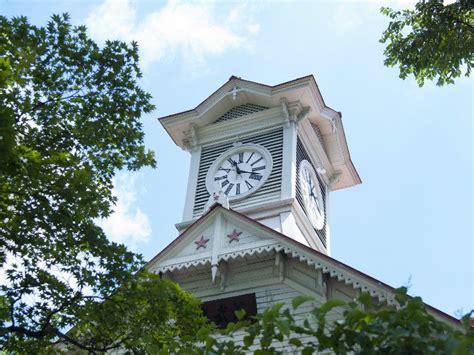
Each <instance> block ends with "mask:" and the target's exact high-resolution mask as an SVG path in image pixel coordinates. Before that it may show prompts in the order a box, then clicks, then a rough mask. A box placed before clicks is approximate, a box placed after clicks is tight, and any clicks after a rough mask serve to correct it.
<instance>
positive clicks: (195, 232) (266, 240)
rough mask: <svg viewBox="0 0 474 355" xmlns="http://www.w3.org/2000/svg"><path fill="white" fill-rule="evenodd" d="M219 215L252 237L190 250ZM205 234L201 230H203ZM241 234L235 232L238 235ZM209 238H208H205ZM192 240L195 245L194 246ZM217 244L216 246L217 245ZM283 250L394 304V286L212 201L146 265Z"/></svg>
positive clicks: (164, 266)
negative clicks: (207, 208)
mask: <svg viewBox="0 0 474 355" xmlns="http://www.w3.org/2000/svg"><path fill="white" fill-rule="evenodd" d="M219 218H223V219H225V220H227V221H229V222H230V227H229V228H231V230H232V229H233V230H234V232H237V231H238V232H240V233H243V234H242V237H244V238H245V237H247V238H248V236H252V237H253V238H254V239H252V240H250V242H249V241H248V240H247V243H243V244H240V243H234V244H233V243H232V242H233V241H232V240H230V241H229V239H231V237H229V235H231V234H232V233H234V232H231V233H230V234H229V235H227V233H222V232H221V233H217V235H220V236H221V237H222V238H223V239H224V240H225V241H226V243H223V242H219V241H217V240H216V241H211V240H209V242H208V246H209V248H207V247H206V248H202V249H201V248H199V249H196V248H193V249H192V252H191V253H190V250H191V249H190V248H189V246H190V245H191V246H195V247H196V245H197V242H196V240H197V241H199V240H200V239H199V237H201V238H204V239H208V238H209V237H205V236H204V235H203V234H202V233H203V231H206V228H209V227H210V226H212V225H213V224H216V223H217V224H221V222H219V221H218V220H219ZM204 233H205V232H204ZM240 235H241V234H239V236H240ZM209 239H211V238H209ZM193 243H195V244H196V245H194V244H193ZM219 243H220V244H221V247H220V248H219V246H218V244H219ZM274 252H284V253H285V254H287V255H290V256H291V257H293V258H296V259H298V260H300V261H301V262H304V263H306V264H307V265H309V266H312V267H314V268H315V269H316V270H321V271H322V272H323V273H327V274H329V275H330V276H331V277H335V278H337V279H338V280H339V281H343V282H344V283H346V284H349V285H351V286H352V287H354V288H355V289H358V290H360V291H364V292H368V293H370V295H371V296H372V297H376V298H378V299H379V300H380V301H384V302H387V303H388V304H392V305H394V304H396V302H395V299H394V288H393V287H391V286H389V285H387V284H386V283H384V282H382V281H379V280H377V279H375V278H373V277H371V276H369V275H367V274H365V273H363V272H361V271H359V270H357V269H354V268H353V267H351V266H349V265H347V264H344V263H342V262H340V261H338V260H336V259H334V258H332V257H330V256H328V255H326V254H323V253H321V252H319V251H317V250H315V249H313V248H310V247H308V246H306V245H304V244H301V243H299V242H298V241H296V240H294V239H293V238H290V237H288V236H286V235H284V234H282V233H279V232H278V231H275V230H274V229H272V228H269V227H267V226H265V225H263V224H261V223H259V222H257V221H255V220H253V219H251V218H249V217H247V216H245V215H243V214H241V213H239V212H237V211H234V210H232V209H226V208H224V207H222V206H221V205H219V204H215V205H214V206H213V207H211V208H210V209H209V211H208V212H207V213H206V214H204V215H203V216H202V217H201V218H199V219H198V220H197V221H196V222H194V223H193V224H192V225H190V226H189V227H188V228H187V229H186V230H184V231H183V232H182V233H181V234H180V235H179V236H178V237H177V238H176V239H175V240H173V241H172V242H171V243H170V244H169V245H168V246H166V247H165V248H164V249H163V250H162V251H161V252H159V253H158V254H157V255H156V256H155V257H153V258H152V259H151V260H150V261H149V262H148V263H147V264H146V267H147V268H148V269H150V270H152V271H154V272H167V271H171V272H173V271H175V270H184V269H190V268H193V267H196V266H199V265H209V267H211V266H212V265H217V264H218V263H219V262H220V261H221V260H224V261H227V260H229V259H238V258H240V257H245V256H252V255H258V254H264V255H265V254H268V253H274ZM426 306H427V307H428V309H429V310H430V311H431V312H432V313H433V314H434V315H436V316H437V317H439V318H441V319H443V320H445V321H448V322H450V323H455V324H456V325H459V320H458V319H456V318H454V317H452V316H450V315H449V314H446V313H444V312H442V311H440V310H438V309H436V308H434V307H432V306H430V305H426Z"/></svg>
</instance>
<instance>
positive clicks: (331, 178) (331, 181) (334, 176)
mask: <svg viewBox="0 0 474 355" xmlns="http://www.w3.org/2000/svg"><path fill="white" fill-rule="evenodd" d="M341 175H342V172H341V171H340V170H336V171H335V172H334V174H332V175H331V176H329V186H332V185H334V184H335V183H337V182H338V181H339V178H340V177H341Z"/></svg>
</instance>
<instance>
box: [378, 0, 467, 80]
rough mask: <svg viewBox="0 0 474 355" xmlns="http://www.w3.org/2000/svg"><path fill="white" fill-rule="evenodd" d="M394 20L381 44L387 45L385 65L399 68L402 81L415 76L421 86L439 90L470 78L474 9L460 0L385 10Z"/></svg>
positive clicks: (426, 0) (432, 0)
mask: <svg viewBox="0 0 474 355" xmlns="http://www.w3.org/2000/svg"><path fill="white" fill-rule="evenodd" d="M381 12H382V13H383V14H384V15H386V16H388V17H389V18H390V23H389V25H388V27H387V29H386V30H385V31H384V33H383V35H382V38H381V39H380V42H382V43H387V47H386V48H385V52H384V54H385V61H384V64H385V65H386V66H389V67H393V66H396V65H398V66H399V68H400V78H402V79H406V78H407V77H408V76H409V75H414V77H415V79H416V81H417V83H418V85H419V86H420V87H421V86H423V84H424V82H425V80H435V81H436V84H437V85H439V86H442V85H445V84H453V83H454V79H455V78H458V77H460V76H461V75H463V74H464V75H465V76H469V75H470V74H471V69H472V66H473V64H474V5H473V2H472V0H458V1H456V2H455V3H452V4H449V5H446V6H444V5H443V0H422V1H420V2H418V3H417V4H416V5H415V9H414V10H403V11H395V10H393V9H391V8H388V7H383V8H382V9H381Z"/></svg>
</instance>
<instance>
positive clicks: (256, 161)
mask: <svg viewBox="0 0 474 355" xmlns="http://www.w3.org/2000/svg"><path fill="white" fill-rule="evenodd" d="M262 159H263V157H260V159H257V160H255V161H254V162H253V163H252V164H250V165H251V166H254V165H255V164H257V163H258V162H259V161H260V160H262Z"/></svg>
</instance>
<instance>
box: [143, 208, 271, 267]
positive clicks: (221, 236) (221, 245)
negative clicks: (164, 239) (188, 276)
mask: <svg viewBox="0 0 474 355" xmlns="http://www.w3.org/2000/svg"><path fill="white" fill-rule="evenodd" d="M217 206H219V207H220V205H215V206H214V207H213V208H211V210H210V211H209V212H208V213H207V214H206V215H205V216H203V217H202V218H201V219H200V220H198V222H200V223H197V222H196V223H195V224H194V225H192V226H191V227H189V228H188V229H187V230H185V231H184V232H183V233H182V234H181V235H180V236H179V237H178V238H177V239H176V240H175V241H173V242H172V243H171V244H170V245H169V246H168V247H167V248H165V250H163V252H162V253H160V254H158V256H157V257H155V258H154V259H153V260H152V261H150V263H149V264H148V268H149V269H150V270H152V271H155V272H167V271H173V270H180V269H186V268H189V267H191V266H196V265H203V264H208V263H210V264H211V265H217V264H218V263H219V262H220V261H221V260H228V259H233V258H237V257H240V256H245V255H250V254H252V253H253V252H254V251H255V250H264V249H267V250H271V249H272V246H273V245H274V244H275V243H276V241H275V240H274V239H273V238H271V237H270V236H269V235H268V233H266V232H265V231H262V230H261V229H259V228H256V227H255V226H252V225H250V226H249V225H248V224H247V223H245V222H244V221H242V220H239V218H236V217H235V216H233V215H229V214H226V213H225V211H226V210H225V209H223V208H222V207H220V208H216V207H217Z"/></svg>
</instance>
